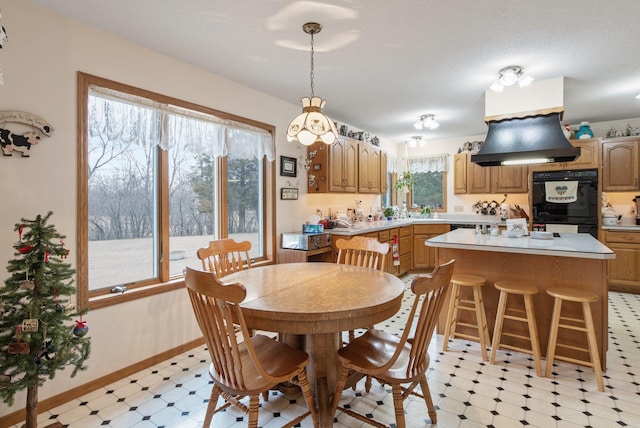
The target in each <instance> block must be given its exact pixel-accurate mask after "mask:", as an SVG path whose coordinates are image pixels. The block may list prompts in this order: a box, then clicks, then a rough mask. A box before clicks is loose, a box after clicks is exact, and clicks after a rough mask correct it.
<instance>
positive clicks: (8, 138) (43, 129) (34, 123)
mask: <svg viewBox="0 0 640 428" xmlns="http://www.w3.org/2000/svg"><path fill="white" fill-rule="evenodd" d="M7 123H19V124H23V125H28V126H30V127H31V130H28V131H26V132H23V133H14V132H13V131H11V130H9V129H7V128H6V124H7ZM51 132H53V127H52V126H51V125H49V124H48V123H47V122H46V121H45V120H43V119H42V118H40V117H38V116H36V115H35V114H31V113H26V112H23V111H15V110H12V111H0V150H2V154H3V156H12V155H13V153H14V152H17V153H20V154H21V156H22V157H29V156H30V151H31V146H33V145H35V144H38V143H39V142H40V134H42V136H44V137H49V136H51Z"/></svg>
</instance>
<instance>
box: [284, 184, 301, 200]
mask: <svg viewBox="0 0 640 428" xmlns="http://www.w3.org/2000/svg"><path fill="white" fill-rule="evenodd" d="M280 199H282V200H289V201H295V200H296V199H298V189H297V188H295V187H283V188H282V189H280Z"/></svg>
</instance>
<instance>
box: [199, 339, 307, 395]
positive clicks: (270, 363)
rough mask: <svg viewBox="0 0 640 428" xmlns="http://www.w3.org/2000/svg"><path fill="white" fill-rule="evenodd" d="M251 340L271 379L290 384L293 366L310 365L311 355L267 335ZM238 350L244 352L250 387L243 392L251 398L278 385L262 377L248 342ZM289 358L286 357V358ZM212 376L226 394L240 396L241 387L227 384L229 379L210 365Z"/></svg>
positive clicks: (240, 345)
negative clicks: (253, 359) (272, 377)
mask: <svg viewBox="0 0 640 428" xmlns="http://www.w3.org/2000/svg"><path fill="white" fill-rule="evenodd" d="M249 340H251V343H252V344H253V346H254V349H255V351H256V355H257V356H258V359H259V360H260V361H261V362H262V367H263V368H264V369H265V371H266V372H267V373H269V374H270V375H271V376H274V377H277V378H279V379H280V382H283V381H286V380H288V379H289V378H290V377H291V368H292V367H295V366H298V367H301V368H302V367H304V366H305V364H306V362H307V359H308V356H307V354H306V353H305V352H302V351H300V350H298V349H295V348H292V347H290V346H288V345H285V344H283V343H281V342H276V341H275V340H273V339H271V338H269V337H267V336H264V335H261V334H257V335H254V336H252V337H251V338H250V339H249ZM238 349H239V351H240V362H241V366H242V368H243V374H244V379H245V387H246V391H243V392H246V394H247V395H251V394H256V393H259V392H261V391H263V390H264V389H265V388H270V387H271V386H274V385H276V384H277V383H278V382H273V381H269V380H267V379H265V378H264V377H263V376H261V375H260V373H259V372H258V370H257V368H256V366H255V365H254V363H253V361H252V360H251V356H250V355H249V351H248V349H247V344H246V342H242V343H239V344H238ZM285 355H286V358H283V356H285ZM209 374H210V375H211V378H212V379H215V380H216V382H217V383H218V384H219V385H220V387H221V388H222V389H223V390H225V391H226V392H228V393H231V394H237V393H238V390H237V388H234V387H233V386H232V385H230V384H229V383H228V382H227V381H226V378H225V376H221V374H220V373H218V372H217V371H216V370H215V367H214V365H213V364H211V365H210V366H209Z"/></svg>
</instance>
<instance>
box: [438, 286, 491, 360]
mask: <svg viewBox="0 0 640 428" xmlns="http://www.w3.org/2000/svg"><path fill="white" fill-rule="evenodd" d="M486 283H487V281H486V280H485V279H484V278H482V277H480V276H475V275H453V277H451V298H450V300H449V312H448V314H447V324H446V326H445V330H444V343H443V344H442V351H443V352H446V351H447V349H448V347H449V336H451V337H452V338H455V337H461V338H464V339H471V340H478V341H479V342H480V351H481V352H482V359H483V360H484V361H487V360H488V358H487V345H488V344H489V343H490V342H491V340H490V339H489V329H488V328H487V315H486V314H485V312H484V302H483V300H482V287H483V286H484V285H485V284H486ZM461 287H471V289H472V292H473V300H465V299H462V298H461V296H460V293H461ZM458 310H463V311H469V312H473V313H474V314H475V318H476V323H475V324H469V323H465V322H460V321H459V320H458ZM458 325H459V326H463V327H471V328H475V329H476V330H477V331H478V335H477V336H472V335H470V334H464V333H459V332H457V331H456V327H457V326H458Z"/></svg>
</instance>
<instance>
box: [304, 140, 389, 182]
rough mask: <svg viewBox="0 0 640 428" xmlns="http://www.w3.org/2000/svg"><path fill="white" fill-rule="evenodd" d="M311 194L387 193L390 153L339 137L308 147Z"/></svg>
mask: <svg viewBox="0 0 640 428" xmlns="http://www.w3.org/2000/svg"><path fill="white" fill-rule="evenodd" d="M307 161H308V162H309V170H308V172H307V178H308V183H307V186H308V187H307V191H308V193H370V194H380V193H385V192H386V191H387V189H388V185H387V154H386V153H385V152H383V151H382V150H380V149H379V148H378V147H376V146H373V145H371V144H366V143H361V142H359V141H358V140H354V139H352V138H348V137H342V136H341V137H339V138H338V140H337V141H336V142H335V143H333V144H332V145H329V146H328V145H326V144H324V143H322V142H316V143H314V144H312V145H310V146H308V147H307Z"/></svg>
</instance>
